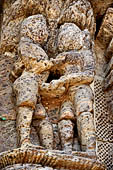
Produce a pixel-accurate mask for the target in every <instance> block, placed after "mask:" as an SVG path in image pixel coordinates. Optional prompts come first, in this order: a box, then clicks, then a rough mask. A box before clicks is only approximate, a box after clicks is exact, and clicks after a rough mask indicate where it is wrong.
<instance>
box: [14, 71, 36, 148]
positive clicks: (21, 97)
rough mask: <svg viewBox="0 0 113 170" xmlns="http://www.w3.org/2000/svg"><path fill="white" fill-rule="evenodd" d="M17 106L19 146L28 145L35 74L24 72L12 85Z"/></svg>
mask: <svg viewBox="0 0 113 170" xmlns="http://www.w3.org/2000/svg"><path fill="white" fill-rule="evenodd" d="M13 89H14V92H15V94H16V99H17V100H16V104H17V107H18V109H17V112H18V113H17V131H18V137H19V141H20V145H21V146H26V145H28V144H30V125H31V121H32V116H33V112H34V109H35V105H36V101H37V93H38V81H37V77H36V75H35V74H33V73H30V72H24V73H23V74H22V75H21V76H20V77H19V78H18V79H17V80H16V81H15V82H14V85H13Z"/></svg>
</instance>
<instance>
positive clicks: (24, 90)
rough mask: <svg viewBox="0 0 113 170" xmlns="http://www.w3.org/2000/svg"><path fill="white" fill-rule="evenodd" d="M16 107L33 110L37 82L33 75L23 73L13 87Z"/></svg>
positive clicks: (35, 100)
mask: <svg viewBox="0 0 113 170" xmlns="http://www.w3.org/2000/svg"><path fill="white" fill-rule="evenodd" d="M13 89H14V92H15V94H16V99H17V103H16V104H17V106H28V107H29V106H30V107H32V108H35V105H36V102H37V94H38V81H37V77H36V75H35V74H34V73H30V72H24V73H23V74H22V75H21V76H20V77H19V78H18V79H17V80H16V81H15V82H14V85H13Z"/></svg>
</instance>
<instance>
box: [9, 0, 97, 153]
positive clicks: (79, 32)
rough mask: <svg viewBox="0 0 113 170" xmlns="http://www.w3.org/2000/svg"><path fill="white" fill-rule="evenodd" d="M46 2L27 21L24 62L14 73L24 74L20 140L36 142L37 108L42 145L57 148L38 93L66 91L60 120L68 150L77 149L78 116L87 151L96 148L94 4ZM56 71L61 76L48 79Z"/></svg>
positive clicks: (21, 50) (19, 84) (19, 83)
mask: <svg viewBox="0 0 113 170" xmlns="http://www.w3.org/2000/svg"><path fill="white" fill-rule="evenodd" d="M35 3H37V2H35V1H34V4H32V5H35ZM21 5H22V4H21ZM27 5H30V2H29V3H27ZM43 5H44V7H45V9H44V8H43V10H42V11H40V10H41V9H42V8H41V7H42V4H41V3H40V2H39V9H40V10H39V11H37V12H36V11H35V12H33V11H32V14H34V13H37V15H32V16H30V17H28V18H26V19H25V20H24V21H23V22H22V25H21V29H20V41H19V45H18V55H19V57H20V59H21V61H20V59H19V64H18V63H17V64H16V65H15V68H14V70H13V71H12V74H13V76H14V77H15V78H17V77H18V76H20V77H19V78H17V79H16V81H15V82H14V86H13V89H14V91H15V94H16V99H17V106H18V110H17V112H18V116H17V130H18V133H19V136H20V144H21V146H26V145H30V146H31V144H30V124H31V121H32V116H33V112H34V110H37V109H36V107H37V108H38V111H36V112H37V119H39V120H40V119H41V120H42V121H41V122H40V125H39V126H41V128H40V132H39V136H40V139H41V143H42V145H43V146H44V147H46V148H51V149H52V147H53V131H52V125H51V123H50V122H49V120H48V116H47V114H46V111H45V109H44V107H43V105H42V104H41V103H40V101H38V104H37V96H40V93H41V95H42V96H43V97H46V96H50V97H53V98H56V96H57V98H58V97H60V96H62V95H64V94H66V97H65V100H63V101H62V103H61V109H60V117H59V120H58V121H59V122H58V128H59V135H60V139H61V145H62V149H63V150H65V151H72V145H73V136H74V130H73V120H75V117H76V119H77V127H78V134H79V140H80V142H81V148H82V150H83V151H86V150H91V151H92V150H93V151H94V150H95V130H94V125H93V114H92V112H93V93H92V90H91V88H90V86H89V85H90V83H91V82H92V81H93V78H94V56H93V34H94V31H95V23H94V18H93V12H92V8H91V6H90V3H89V2H88V1H83V0H78V1H72V2H71V1H65V2H63V1H52V2H51V3H49V1H47V2H46V1H44V4H43ZM78 6H79V7H78ZM38 12H39V13H41V14H38ZM86 14H87V17H86ZM78 18H79V19H78ZM48 57H49V58H50V59H49V58H48ZM50 71H51V72H52V73H53V74H55V73H56V72H57V73H58V74H59V76H60V78H59V79H58V80H52V81H51V82H50V83H46V81H47V78H48V76H49V72H50ZM72 89H74V90H72ZM70 96H71V97H70ZM39 98H40V97H39ZM40 110H41V111H40ZM36 112H35V113H36ZM39 113H40V114H39ZM45 139H46V141H45Z"/></svg>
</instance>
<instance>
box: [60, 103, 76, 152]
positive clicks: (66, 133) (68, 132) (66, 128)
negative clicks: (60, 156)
mask: <svg viewBox="0 0 113 170" xmlns="http://www.w3.org/2000/svg"><path fill="white" fill-rule="evenodd" d="M72 120H74V114H73V105H72V103H71V102H70V101H65V102H64V103H63V104H62V106H61V111H60V119H59V123H58V129H59V135H60V140H61V146H62V150H64V151H66V152H71V151H72V145H73V135H74V132H73V122H72Z"/></svg>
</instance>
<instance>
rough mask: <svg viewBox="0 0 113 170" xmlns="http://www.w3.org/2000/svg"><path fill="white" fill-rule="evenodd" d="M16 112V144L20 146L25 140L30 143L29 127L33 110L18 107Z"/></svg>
mask: <svg viewBox="0 0 113 170" xmlns="http://www.w3.org/2000/svg"><path fill="white" fill-rule="evenodd" d="M17 112H18V115H17V131H18V141H19V142H18V143H20V145H22V144H24V143H25V141H26V140H27V142H29V143H30V129H31V127H30V126H31V121H32V116H33V110H32V109H31V108H30V107H19V108H18V110H17Z"/></svg>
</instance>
